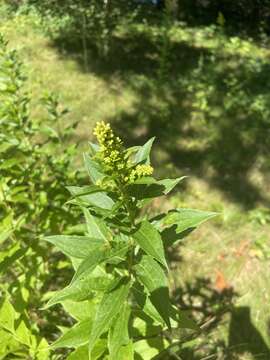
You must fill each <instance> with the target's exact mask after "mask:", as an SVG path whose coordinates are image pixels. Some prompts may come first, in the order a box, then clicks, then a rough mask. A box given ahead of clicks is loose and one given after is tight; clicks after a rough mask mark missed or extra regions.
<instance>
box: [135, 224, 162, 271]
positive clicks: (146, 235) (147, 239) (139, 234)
mask: <svg viewBox="0 0 270 360" xmlns="http://www.w3.org/2000/svg"><path fill="white" fill-rule="evenodd" d="M133 237H134V239H135V240H136V241H137V243H138V244H139V245H140V247H141V248H142V249H143V250H144V251H145V252H146V253H147V254H148V255H151V256H152V257H153V258H155V259H156V260H158V261H159V262H160V263H161V264H162V265H164V266H165V267H167V263H166V259H165V254H164V248H163V243H162V239H161V236H160V234H159V232H158V231H157V230H156V229H155V228H154V226H153V225H152V224H150V222H148V221H143V222H142V223H141V225H140V227H139V229H138V230H137V231H136V232H135V233H134V234H133Z"/></svg>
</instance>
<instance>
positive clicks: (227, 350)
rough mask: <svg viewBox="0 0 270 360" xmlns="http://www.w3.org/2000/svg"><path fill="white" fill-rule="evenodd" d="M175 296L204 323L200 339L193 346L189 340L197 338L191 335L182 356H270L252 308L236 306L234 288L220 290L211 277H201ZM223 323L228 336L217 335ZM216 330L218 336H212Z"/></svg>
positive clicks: (197, 359)
mask: <svg viewBox="0 0 270 360" xmlns="http://www.w3.org/2000/svg"><path fill="white" fill-rule="evenodd" d="M174 297H175V301H176V303H177V305H178V306H179V307H180V308H181V309H183V310H188V311H190V312H191V313H192V314H193V316H194V318H195V319H197V321H198V322H199V323H200V324H201V334H200V335H199V337H198V338H197V341H196V342H194V343H192V342H191V344H192V345H189V343H188V341H191V340H192V339H193V337H192V335H188V336H187V340H188V341H187V342H186V343H185V342H183V344H182V349H181V350H180V351H179V356H180V358H181V359H184V360H201V359H222V360H223V359H224V360H225V359H226V360H233V359H240V358H241V359H242V357H241V356H245V357H244V359H246V358H247V359H264V360H267V359H269V358H270V349H269V347H268V345H267V344H266V342H265V340H264V338H263V336H262V335H261V333H260V332H259V330H258V329H257V328H256V327H255V326H254V325H253V323H252V319H251V309H250V308H249V307H245V306H235V305H234V303H235V300H236V299H237V297H238V294H236V293H235V292H234V291H233V289H224V290H223V291H217V290H215V289H214V287H213V284H212V283H211V282H210V280H209V279H204V278H197V279H195V280H194V282H192V284H191V283H186V284H185V285H184V286H183V287H182V288H180V289H176V290H175V293H174ZM225 319H226V320H225ZM266 321H267V319H266ZM224 324H226V325H224ZM228 324H229V325H228ZM222 326H226V328H225V330H226V331H225V334H226V337H222V336H220V337H219V336H218V337H217V336H216V334H217V331H220V328H221V327H222ZM214 330H215V332H213V331H214ZM223 331H224V330H223ZM212 332H213V334H215V336H212ZM182 338H183V336H182ZM182 338H181V339H182ZM194 339H196V335H194ZM194 345H195V346H194ZM172 359H173V358H172Z"/></svg>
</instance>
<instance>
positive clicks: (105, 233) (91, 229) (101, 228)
mask: <svg viewBox="0 0 270 360" xmlns="http://www.w3.org/2000/svg"><path fill="white" fill-rule="evenodd" d="M83 213H84V217H85V221H86V226H87V232H88V235H89V236H91V237H94V238H97V239H102V240H105V241H106V240H108V237H109V230H108V229H107V227H106V225H105V224H104V222H103V221H102V220H101V219H99V218H97V217H96V216H93V215H92V214H90V211H89V210H88V209H86V208H84V209H83Z"/></svg>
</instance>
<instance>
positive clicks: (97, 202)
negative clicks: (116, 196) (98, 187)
mask: <svg viewBox="0 0 270 360" xmlns="http://www.w3.org/2000/svg"><path fill="white" fill-rule="evenodd" d="M68 190H69V191H70V192H71V194H72V195H73V196H74V197H77V198H78V199H79V200H82V201H83V202H84V203H86V204H89V205H90V206H91V205H92V206H96V207H98V208H101V209H104V210H111V209H112V208H113V206H114V201H113V200H112V199H111V198H110V197H109V196H108V195H106V193H105V192H97V191H96V192H93V193H91V194H88V195H80V193H81V192H82V189H81V188H80V187H78V186H69V187H68Z"/></svg>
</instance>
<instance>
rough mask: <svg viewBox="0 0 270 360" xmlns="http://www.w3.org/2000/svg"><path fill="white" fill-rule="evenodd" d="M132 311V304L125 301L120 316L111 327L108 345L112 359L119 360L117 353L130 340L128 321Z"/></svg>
mask: <svg viewBox="0 0 270 360" xmlns="http://www.w3.org/2000/svg"><path fill="white" fill-rule="evenodd" d="M130 313H131V310H130V306H129V305H128V304H127V303H125V304H124V305H123V308H122V310H121V312H120V314H119V316H118V317H117V318H116V321H115V322H114V324H113V326H112V327H111V328H110V331H109V343H108V347H109V352H110V359H111V360H117V354H118V353H119V351H120V348H121V347H122V346H123V345H127V344H128V342H129V334H128V322H129V318H130Z"/></svg>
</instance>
